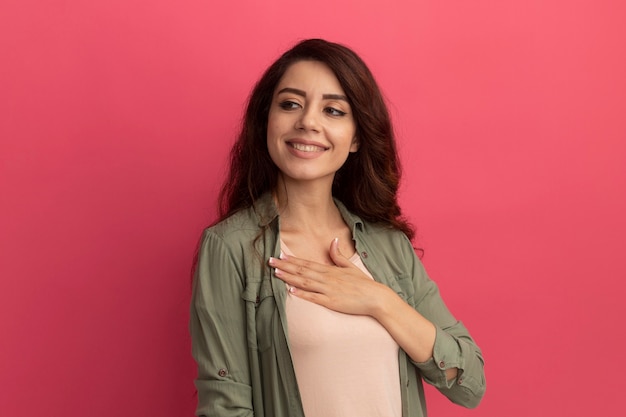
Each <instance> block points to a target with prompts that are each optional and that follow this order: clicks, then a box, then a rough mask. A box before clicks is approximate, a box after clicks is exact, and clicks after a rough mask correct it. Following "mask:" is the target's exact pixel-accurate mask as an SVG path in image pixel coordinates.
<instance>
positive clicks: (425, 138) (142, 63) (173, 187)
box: [0, 0, 626, 417]
mask: <svg viewBox="0 0 626 417" xmlns="http://www.w3.org/2000/svg"><path fill="white" fill-rule="evenodd" d="M239 3H240V2H234V1H233V2H212V1H200V0H189V1H181V2H174V1H163V0H150V1H148V0H143V1H142V0H108V1H95V0H93V1H83V2H78V1H61V0H49V1H45V0H39V1H33V0H8V1H7V0H5V1H3V2H2V4H1V5H0V59H1V63H0V211H1V216H0V416H7V417H9V416H10V417H22V416H31V415H35V414H42V415H47V416H64V417H74V416H83V415H90V416H93V417H98V416H120V417H126V416H128V417H130V416H144V415H145V416H153V417H158V416H163V417H165V416H167V417H171V416H190V415H192V413H193V408H194V405H195V399H194V397H193V391H194V388H193V384H192V379H193V376H194V372H195V371H194V365H193V362H192V360H191V357H190V343H189V338H188V333H187V305H188V298H189V270H190V264H191V256H192V252H193V249H194V246H195V243H196V239H197V238H198V236H199V233H200V230H201V228H202V227H203V226H205V225H206V224H207V223H208V222H209V221H210V219H211V218H212V216H213V215H214V201H215V196H216V189H217V187H218V184H219V183H220V181H221V179H222V173H223V170H224V162H225V155H226V153H227V151H228V148H229V144H230V143H231V141H232V138H233V133H234V129H235V128H236V126H237V123H238V120H239V118H240V115H241V109H242V103H243V101H244V99H245V97H246V95H247V93H248V91H249V90H250V88H251V84H252V83H253V81H254V80H255V79H256V78H257V77H258V76H259V73H260V72H261V71H262V69H264V68H265V66H266V65H267V64H268V63H269V62H271V61H272V59H274V58H275V57H276V56H277V54H278V53H279V52H280V51H282V50H284V49H285V48H286V47H288V46H290V45H291V44H293V43H294V42H295V41H296V40H298V39H301V38H305V37H314V36H315V37H317V36H320V37H325V38H328V39H331V40H335V41H340V42H343V43H346V44H348V45H350V46H352V47H353V48H355V49H356V50H357V51H358V52H359V53H361V55H362V56H363V57H364V58H365V59H366V61H367V62H368V63H369V64H370V66H371V68H372V69H373V71H374V72H375V74H376V75H377V78H378V80H379V82H380V84H381V85H382V87H383V89H384V91H385V93H386V95H387V96H388V98H389V101H390V104H391V108H392V113H393V115H394V119H395V122H396V124H397V130H398V134H399V141H400V148H401V151H402V157H403V160H404V164H405V182H404V188H403V194H402V201H403V205H404V207H405V209H406V212H407V214H408V215H409V216H410V217H411V219H412V220H413V221H414V223H415V224H416V225H417V226H418V228H419V236H420V241H419V243H420V244H421V246H423V247H424V248H425V249H426V256H425V258H424V262H425V263H426V266H427V268H428V269H429V271H430V273H431V275H432V277H433V278H434V279H435V280H437V281H438V282H439V284H440V286H441V289H442V292H443V294H444V296H445V298H446V300H447V302H448V304H449V306H450V308H451V309H452V310H453V312H455V313H456V314H457V316H459V317H460V318H461V319H462V320H463V321H464V322H465V323H466V324H467V326H468V327H469V328H470V330H471V331H472V333H473V335H474V336H475V338H476V339H477V340H478V341H479V343H480V345H481V346H482V348H483V350H484V353H485V357H486V360H487V365H486V372H487V378H488V389H487V394H486V397H485V399H484V401H483V404H482V405H481V406H480V407H479V408H478V409H477V410H473V411H466V410H463V409H460V408H458V407H456V406H453V405H451V404H449V403H447V402H446V401H444V400H443V399H441V398H440V397H439V396H437V395H435V393H434V392H432V391H429V394H430V410H431V414H432V415H433V416H466V415H467V416H469V415H474V416H487V417H488V416H494V417H495V416H498V417H501V416H509V417H517V416H561V415H562V416H568V417H575V416H589V415H619V414H620V412H618V411H617V410H621V409H622V406H621V404H622V398H621V397H622V393H621V390H619V388H620V387H624V375H625V374H626V372H625V371H626V367H625V365H624V361H623V360H621V358H622V356H623V352H624V349H626V341H625V336H624V330H623V328H624V324H623V318H624V317H626V307H625V304H626V303H624V301H623V298H624V295H625V291H624V289H623V287H622V286H621V285H620V284H621V282H622V281H623V280H624V278H626V263H625V262H624V260H623V256H622V255H623V254H622V252H623V251H624V250H625V249H626V245H625V244H624V239H625V238H624V236H626V222H625V220H624V213H626V117H625V114H626V60H625V52H624V51H626V30H625V29H624V28H625V27H624V25H623V21H624V19H625V18H626V7H625V6H624V4H625V3H624V2H621V1H617V0H616V1H609V0H606V1H600V0H593V1H592V0H586V1H585V0H580V1H564V0H561V1H559V0H544V1H528V0H524V1H522V0H511V1H501V2H498V1H486V0H474V1H456V0H452V1H421V2H415V1H413V0H396V1H392V2H387V3H385V5H384V6H383V5H382V3H381V2H379V1H348V2H327V1H319V2H315V3H307V2H304V3H294V2H284V1H281V0H265V1H258V2H256V1H248V2H244V4H239ZM618 390H619V392H618Z"/></svg>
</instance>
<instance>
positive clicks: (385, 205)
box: [190, 39, 485, 417]
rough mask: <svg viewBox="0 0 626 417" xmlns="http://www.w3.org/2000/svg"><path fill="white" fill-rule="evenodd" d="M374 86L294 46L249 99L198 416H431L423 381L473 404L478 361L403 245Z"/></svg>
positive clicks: (323, 49)
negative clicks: (425, 399) (427, 407)
mask: <svg viewBox="0 0 626 417" xmlns="http://www.w3.org/2000/svg"><path fill="white" fill-rule="evenodd" d="M399 178H400V168H399V162H398V156H397V153H396V145H395V139H394V135H393V129H392V126H391V123H390V119H389V115H388V112H387V109H386V106H385V103H384V100H383V98H382V95H381V93H380V91H379V88H378V86H377V85H376V82H375V81H374V78H373V76H372V75H371V73H370V71H369V70H368V68H367V67H366V65H365V64H364V63H363V61H362V60H361V59H360V58H359V57H358V56H357V55H356V54H355V53H354V52H353V51H351V50H350V49H348V48H346V47H344V46H342V45H339V44H335V43H331V42H327V41H324V40H320V39H311V40H306V41H303V42H300V43H299V44H297V45H296V46H294V47H293V48H292V49H290V50H289V51H287V52H285V53H284V54H283V55H282V56H281V57H280V58H279V59H278V60H277V61H276V62H274V64H272V65H271V66H270V67H269V69H268V70H267V71H266V72H265V73H264V75H263V76H262V77H261V79H260V80H259V82H258V83H257V85H256V86H255V88H254V90H253V92H252V95H251V96H250V99H249V103H248V107H247V110H246V114H245V120H244V122H243V126H242V130H241V133H240V135H239V138H238V140H237V142H236V143H235V145H234V147H233V149H232V152H231V159H230V175H229V177H228V179H227V181H226V183H225V184H224V186H223V188H222V193H221V196H220V197H221V199H220V210H221V212H220V214H221V216H220V220H219V221H218V222H217V223H216V224H215V225H214V226H212V227H210V228H208V229H207V230H206V231H205V233H204V235H203V239H202V243H201V247H200V250H199V253H198V263H197V268H196V274H195V277H194V290H193V300H192V303H191V323H190V328H191V335H192V341H193V355H194V358H195V360H196V362H197V364H198V378H197V380H196V387H197V390H198V408H197V411H196V414H197V415H199V416H252V415H254V416H256V417H261V416H266V417H298V416H304V415H306V416H307V417H333V416H337V417H349V416H354V417H367V416H385V417H393V416H397V417H400V416H404V417H409V416H411V417H413V416H425V415H426V406H425V402H424V390H423V386H422V380H424V381H426V382H427V383H429V384H432V385H434V386H435V387H436V388H437V389H438V390H439V391H440V392H441V393H443V394H444V395H445V396H447V397H448V398H449V399H450V400H452V401H453V402H455V403H458V404H460V405H463V406H466V407H475V406H476V405H478V403H479V401H480V399H481V398H482V395H483V393H484V390H485V378H484V373H483V359H482V355H481V352H480V350H479V348H478V347H477V346H476V344H475V343H474V341H473V340H472V338H471V337H470V335H469V333H468V331H467V330H466V329H465V327H464V326H463V325H462V324H461V323H460V322H459V321H457V320H456V319H455V318H454V317H453V316H452V314H451V313H450V312H449V311H448V309H447V308H446V306H445V304H444V302H443V301H442V299H441V297H440V295H439V292H438V290H437V286H436V284H435V283H434V282H433V281H431V280H430V279H429V278H428V276H427V275H426V272H425V271H424V268H423V267H422V264H421V262H420V261H419V259H418V258H417V257H416V255H415V252H414V249H413V247H412V245H411V240H410V239H411V238H412V237H413V230H412V228H411V226H410V225H409V224H408V223H407V222H406V221H405V220H404V218H403V217H402V214H401V210H400V208H399V206H398V203H397V190H398V183H399Z"/></svg>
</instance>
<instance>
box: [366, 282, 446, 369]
mask: <svg viewBox="0 0 626 417" xmlns="http://www.w3.org/2000/svg"><path fill="white" fill-rule="evenodd" d="M372 316H373V317H374V318H375V319H376V320H378V322H379V323H380V324H381V325H382V326H383V327H385V329H386V330H387V331H388V332H389V334H390V335H391V337H393V338H394V340H395V341H396V343H398V345H399V346H400V347H401V348H402V349H403V350H404V351H405V352H406V353H407V355H409V357H410V358H411V359H412V360H413V361H414V362H418V363H420V362H426V361H428V360H430V359H431V358H432V357H433V349H434V346H435V339H436V335H437V330H436V328H435V325H434V324H433V323H431V322H430V321H429V320H427V319H426V318H425V317H424V316H422V315H421V314H420V313H419V312H417V311H416V310H415V309H414V308H413V307H411V306H410V305H408V304H407V303H406V302H405V301H404V300H403V299H402V298H400V297H399V296H398V295H397V294H396V293H395V292H394V291H393V290H391V289H390V288H389V287H386V286H384V285H381V295H380V300H379V303H378V304H377V306H376V309H375V311H374V312H373V314H372ZM445 373H446V379H447V380H453V379H454V378H456V376H457V374H458V368H449V369H446V370H445Z"/></svg>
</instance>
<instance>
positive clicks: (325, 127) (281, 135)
mask: <svg viewBox="0 0 626 417" xmlns="http://www.w3.org/2000/svg"><path fill="white" fill-rule="evenodd" d="M355 133H356V124H355V121H354V118H353V115H352V109H351V108H350V104H349V103H348V100H347V98H346V96H345V93H344V91H343V89H342V88H341V85H340V84H339V80H337V77H336V76H335V74H334V73H333V72H332V70H331V69H330V68H329V67H328V66H326V64H324V63H321V62H318V61H299V62H296V63H294V64H292V65H291V66H290V67H289V68H288V69H287V71H286V72H285V74H284V75H283V77H282V78H281V80H280V82H279V83H278V86H277V87H276V90H275V91H274V96H273V99H272V104H271V107H270V111H269V117H268V124H267V148H268V150H269V154H270V156H271V158H272V160H273V161H274V163H275V164H276V165H277V166H278V168H279V169H280V171H281V172H282V173H283V175H284V177H285V179H286V180H287V179H291V180H297V181H313V180H326V181H330V183H332V180H333V178H334V175H335V172H337V170H339V168H341V166H342V165H343V164H344V162H345V161H346V159H347V158H348V154H349V153H350V152H356V150H357V141H356V138H355Z"/></svg>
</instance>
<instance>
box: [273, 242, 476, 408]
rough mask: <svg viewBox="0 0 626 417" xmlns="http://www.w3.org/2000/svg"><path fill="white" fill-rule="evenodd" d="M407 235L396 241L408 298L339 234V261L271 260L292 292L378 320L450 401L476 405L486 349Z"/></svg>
mask: <svg viewBox="0 0 626 417" xmlns="http://www.w3.org/2000/svg"><path fill="white" fill-rule="evenodd" d="M394 238H398V235H394ZM402 238H403V239H404V240H405V241H404V242H402V244H398V242H397V241H396V242H395V247H396V249H397V250H398V252H399V255H398V256H399V257H400V258H401V263H402V264H403V265H404V268H403V269H404V270H407V271H408V272H410V276H409V277H407V279H404V280H403V281H405V282H403V283H401V284H400V283H399V284H398V285H400V287H402V290H403V292H405V294H407V301H405V300H404V299H402V298H401V297H400V296H399V295H398V294H397V293H396V292H395V291H394V290H392V289H391V288H389V287H387V286H386V285H384V284H382V283H379V282H376V281H372V280H371V279H369V278H368V277H366V276H365V275H364V274H363V273H362V271H361V270H359V269H358V268H357V267H356V266H355V265H353V264H352V263H351V262H350V261H349V260H348V259H347V258H346V257H344V256H343V255H341V253H340V252H339V249H338V244H337V241H336V240H335V241H333V243H332V244H331V246H330V256H331V259H333V262H335V266H328V265H322V264H318V263H315V262H311V261H306V260H302V259H298V258H294V257H289V258H286V259H282V260H280V259H270V265H271V266H274V267H276V268H277V270H276V272H275V274H276V276H277V277H279V278H281V279H282V280H284V281H285V282H287V283H288V284H290V285H291V286H292V287H291V289H290V292H292V294H294V295H297V296H298V297H301V298H304V299H306V300H308V301H311V302H314V303H317V304H320V305H323V306H325V307H327V308H329V309H332V310H335V311H340V312H343V313H347V314H360V315H369V316H372V317H373V318H375V319H376V320H378V321H379V322H380V323H381V325H383V326H384V327H385V328H386V329H387V331H388V332H389V334H390V335H391V336H392V337H393V338H394V339H395V340H396V342H397V343H398V345H399V346H400V347H401V348H402V349H403V350H404V351H405V352H406V353H407V355H409V358H410V359H411V361H412V362H413V363H414V365H415V366H417V367H418V369H419V370H420V372H421V374H422V376H423V377H424V379H425V380H426V382H428V383H430V384H432V385H434V386H435V387H436V388H437V389H439V390H440V391H441V392H442V393H443V394H444V395H446V396H447V397H448V398H449V399H450V400H451V401H453V402H455V403H457V404H460V405H463V406H466V407H475V406H476V405H478V403H479V402H480V400H481V398H482V395H483V393H484V388H485V382H484V373H483V360H482V354H481V352H480V350H479V349H478V347H477V346H476V344H475V343H474V341H473V340H472V338H471V337H470V336H469V333H468V332H467V330H466V329H465V327H464V326H463V325H462V324H461V323H460V322H458V321H457V320H456V319H455V318H454V317H453V316H452V314H451V313H450V311H449V310H448V309H447V307H446V306H445V304H444V302H443V300H442V299H441V297H440V295H439V290H438V288H437V285H436V284H435V283H434V282H433V281H431V280H430V279H429V278H428V276H427V275H426V272H425V271H424V268H423V266H422V264H421V262H420V261H419V259H417V256H416V255H415V252H414V250H413V247H412V246H411V244H410V242H409V241H408V239H407V238H406V236H404V235H402Z"/></svg>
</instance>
